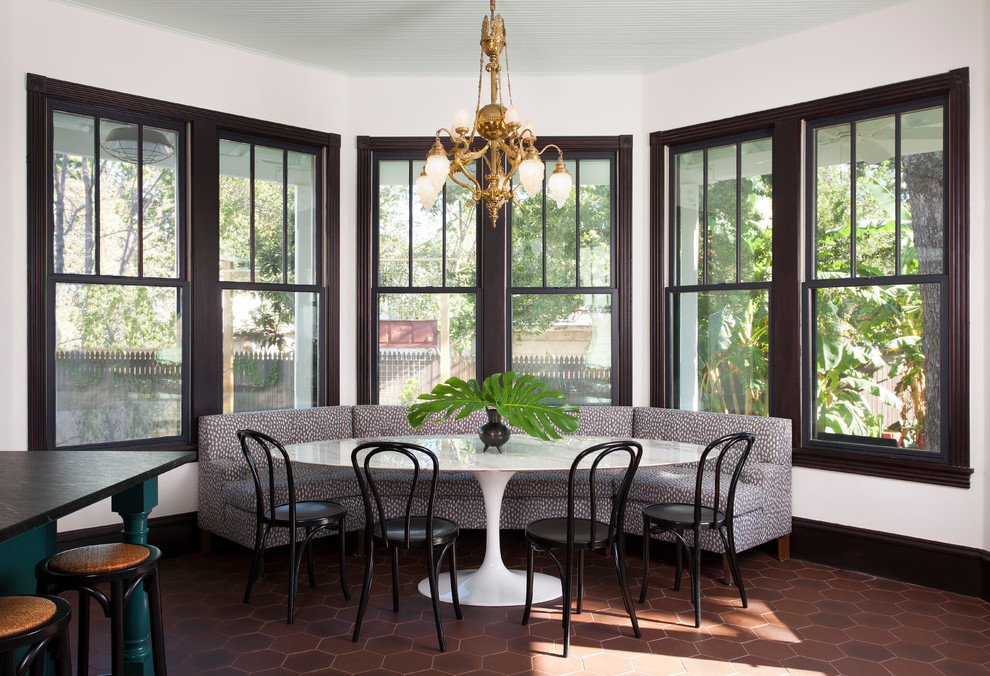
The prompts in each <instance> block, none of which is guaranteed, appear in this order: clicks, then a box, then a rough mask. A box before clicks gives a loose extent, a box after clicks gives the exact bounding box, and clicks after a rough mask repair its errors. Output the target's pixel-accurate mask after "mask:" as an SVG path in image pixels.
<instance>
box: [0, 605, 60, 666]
mask: <svg viewBox="0 0 990 676" xmlns="http://www.w3.org/2000/svg"><path fill="white" fill-rule="evenodd" d="M71 615H72V607H71V606H70V605H69V602H68V601H66V600H65V599H63V598H59V597H58V596H26V595H12V596H0V675H2V676H16V675H20V676H24V675H25V674H28V673H31V674H40V673H42V672H43V670H44V668H45V666H44V665H45V660H46V657H51V660H52V662H53V663H54V666H55V672H54V673H56V674H57V675H58V676H70V674H71V673H72V660H71V659H70V657H69V617H70V616H71ZM19 653H20V656H19V657H18V654H19ZM46 673H51V672H46Z"/></svg>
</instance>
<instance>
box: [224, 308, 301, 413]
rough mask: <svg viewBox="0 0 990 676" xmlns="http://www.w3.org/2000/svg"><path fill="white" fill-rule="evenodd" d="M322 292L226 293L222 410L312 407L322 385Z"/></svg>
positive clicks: (232, 411) (228, 411)
mask: <svg viewBox="0 0 990 676" xmlns="http://www.w3.org/2000/svg"><path fill="white" fill-rule="evenodd" d="M319 322H320V316H319V295H318V294H315V293H293V292H287V291H284V292H283V291H235V290H231V289H225V290H224V291H223V412H224V413H234V412H239V411H265V410H273V409H282V408H310V407H312V406H316V405H317V390H318V385H319V379H318V373H319V371H318V369H319V358H318V352H317V341H318V335H319Z"/></svg>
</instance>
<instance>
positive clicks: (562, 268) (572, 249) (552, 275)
mask: <svg viewBox="0 0 990 676" xmlns="http://www.w3.org/2000/svg"><path fill="white" fill-rule="evenodd" d="M544 164H545V166H546V177H545V179H544V180H545V181H549V180H550V176H551V175H552V174H553V170H554V168H555V166H556V164H555V163H554V162H545V163H544ZM565 164H566V165H567V171H569V172H570V173H571V176H574V175H575V174H576V173H577V168H576V164H577V163H576V162H574V161H570V162H566V163H565ZM575 193H576V191H575V190H571V194H570V196H568V198H567V201H566V202H564V206H562V207H559V208H558V207H557V203H556V202H554V201H553V200H547V203H546V204H547V206H546V209H547V286H565V287H566V286H574V285H575V284H576V283H577V251H576V242H575V238H576V231H575V226H576V224H577V201H576V199H575V196H574V195H575Z"/></svg>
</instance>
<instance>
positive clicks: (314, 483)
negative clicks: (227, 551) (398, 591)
mask: <svg viewBox="0 0 990 676" xmlns="http://www.w3.org/2000/svg"><path fill="white" fill-rule="evenodd" d="M406 410H407V409H406V407H405V406H375V405H359V406H328V407H321V408H313V409H299V410H286V411H261V412H256V413H232V414H226V415H211V416H203V417H202V418H200V421H199V436H200V446H199V477H200V483H199V525H200V528H202V529H204V530H206V531H208V532H211V533H215V534H217V535H220V536H222V537H224V538H227V539H228V540H233V541H234V542H237V543H239V544H242V545H244V546H246V547H252V546H253V545H254V519H255V516H254V505H255V502H254V487H253V484H252V482H251V480H250V477H249V475H248V471H247V467H246V464H245V462H244V458H243V456H242V454H241V449H240V445H239V443H238V441H237V437H236V434H235V432H236V431H237V430H238V429H242V428H245V427H247V428H251V429H256V430H259V431H261V432H265V433H266V434H270V435H272V436H273V437H275V438H277V439H279V440H281V441H283V442H284V443H299V442H304V441H314V440H318V439H342V438H348V437H355V438H361V439H373V438H378V437H388V436H406V435H416V434H431V435H448V434H474V433H476V432H477V430H478V428H479V427H480V426H481V425H483V424H484V423H485V422H487V417H486V416H485V413H484V411H477V412H475V413H473V414H471V416H469V417H467V418H465V419H463V420H453V419H448V420H444V421H442V422H439V423H429V424H427V425H425V426H424V427H421V428H419V429H413V428H412V426H411V425H409V422H408V420H407V419H406ZM580 414H581V422H580V425H579V426H578V429H577V432H576V434H579V435H586V436H605V437H614V438H629V437H634V438H654V439H671V440H675V441H686V442H691V443H697V444H707V443H708V442H709V441H711V440H713V439H715V438H717V437H718V436H722V435H724V434H728V433H729V432H737V431H743V430H748V431H752V432H753V433H754V434H756V438H757V441H756V444H755V445H754V447H753V452H752V454H751V455H750V460H749V462H748V463H747V467H746V469H745V471H744V474H743V477H742V479H741V481H740V484H739V489H738V493H737V496H736V547H737V549H738V550H739V551H742V550H744V549H748V548H750V547H753V546H755V545H758V544H761V543H763V542H767V541H769V540H772V539H775V538H777V537H780V536H782V535H785V534H787V533H789V532H790V523H791V473H790V470H791V455H790V449H791V427H790V425H791V423H790V421H789V420H784V419H778V418H758V417H753V416H737V415H724V414H716V413H697V412H693V411H680V410H676V409H658V408H635V409H634V408H632V407H629V406H583V407H581V410H580ZM513 433H514V434H519V433H520V432H519V431H518V430H516V431H514V432H513ZM293 469H294V472H295V475H296V490H297V499H299V500H328V499H334V500H340V501H341V502H343V503H344V505H345V506H346V507H347V510H348V516H347V522H346V524H345V528H346V529H347V530H355V529H358V528H362V527H363V525H364V508H363V504H362V502H361V493H360V490H359V489H358V485H357V481H356V480H355V478H354V475H353V474H354V473H353V471H352V470H351V469H350V468H340V467H326V466H320V465H306V464H304V463H295V464H293ZM694 478H695V466H694V464H684V465H670V466H666V467H657V468H641V469H640V470H639V473H638V474H637V476H636V480H635V481H634V482H633V485H632V488H631V490H630V494H629V506H628V508H627V510H626V530H627V531H629V532H633V533H642V517H641V515H640V509H641V507H642V506H644V505H646V504H649V503H652V502H666V501H670V502H690V501H691V499H692V496H693V492H694ZM613 479H614V478H613ZM602 480H603V481H608V480H610V479H609V478H608V477H607V476H603V479H602ZM566 481H567V474H566V472H564V471H543V472H519V473H517V474H516V475H515V476H514V477H513V478H512V479H511V480H510V481H509V483H508V485H507V486H506V489H505V496H504V499H503V502H502V513H501V515H500V523H501V527H502V528H523V527H525V526H526V524H527V523H529V522H530V521H532V520H533V519H534V518H537V517H539V516H544V515H553V514H563V513H565V511H566V499H567V497H566V496H567V485H566ZM281 489H282V490H284V485H283V486H282V487H281ZM276 490H279V488H278V487H276ZM609 508H610V506H609V505H607V504H603V505H602V509H604V510H605V512H604V513H603V515H600V516H606V515H607V510H608V509H609ZM436 510H437V512H436V513H437V515H438V516H443V517H445V518H448V519H451V520H453V521H455V522H456V523H458V524H459V525H460V527H461V528H484V527H485V511H484V504H483V502H482V496H481V488H480V487H479V486H478V482H477V481H475V479H474V477H473V476H472V475H471V474H470V473H468V472H456V473H444V474H443V475H442V477H441V481H440V485H439V488H438V491H437V503H436ZM704 535H705V538H704V540H703V541H702V547H703V548H705V549H708V550H711V551H716V552H721V551H722V543H721V540H720V539H719V538H718V537H717V535H716V536H715V537H714V538H709V537H708V536H711V535H713V534H712V533H705V534H704ZM287 540H288V534H287V533H286V532H285V531H284V530H275V531H273V532H272V533H271V535H270V537H269V542H268V544H269V546H274V545H278V544H284V543H285V542H286V541H287Z"/></svg>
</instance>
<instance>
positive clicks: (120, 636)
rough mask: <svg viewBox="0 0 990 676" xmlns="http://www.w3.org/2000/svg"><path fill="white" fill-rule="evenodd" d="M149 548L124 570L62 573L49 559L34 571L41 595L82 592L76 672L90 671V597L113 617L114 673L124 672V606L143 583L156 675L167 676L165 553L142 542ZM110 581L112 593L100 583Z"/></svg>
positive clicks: (84, 673)
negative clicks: (161, 570) (161, 571)
mask: <svg viewBox="0 0 990 676" xmlns="http://www.w3.org/2000/svg"><path fill="white" fill-rule="evenodd" d="M139 546H141V547H145V548H147V549H148V558H146V559H145V560H144V561H141V562H140V563H137V564H135V565H133V566H128V567H127V568H123V569H121V570H115V571H111V572H101V573H88V574H87V573H60V572H57V571H54V570H51V569H50V568H49V567H48V562H49V559H45V560H43V561H40V562H39V563H38V565H37V566H35V569H34V573H35V577H36V578H37V579H38V593H39V594H57V593H59V592H63V591H77V592H79V618H78V620H79V641H78V650H77V653H78V658H77V659H76V673H77V674H79V676H86V675H88V674H89V600H90V598H93V599H96V602H97V603H99V604H100V607H101V608H103V614H104V615H105V616H106V617H109V618H110V665H111V666H110V673H111V674H112V675H113V676H118V675H119V676H123V674H124V608H125V607H126V606H127V602H128V601H130V599H131V597H132V596H133V595H134V592H135V591H136V590H137V589H138V587H139V586H142V585H143V587H144V590H145V591H146V592H147V593H148V612H149V615H150V618H151V652H152V664H153V666H154V670H155V676H166V673H167V672H166V667H165V635H164V630H163V628H162V601H161V598H162V596H161V588H160V586H159V583H158V560H159V559H160V558H161V556H162V553H161V550H159V549H158V548H157V547H154V546H152V545H139ZM106 583H109V584H110V594H109V596H108V595H107V594H105V593H104V592H103V591H102V590H100V589H99V588H98V587H97V585H101V584H106Z"/></svg>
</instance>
